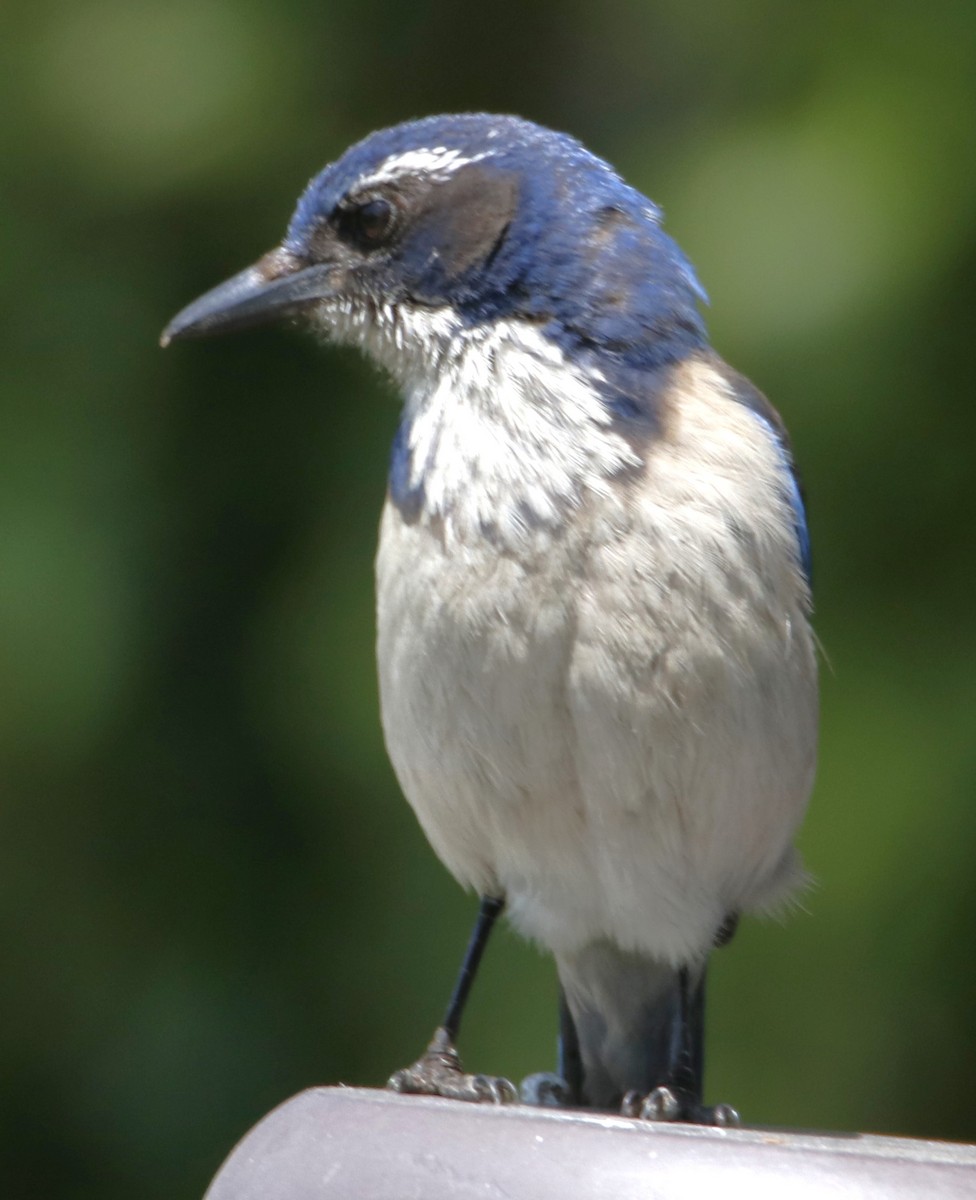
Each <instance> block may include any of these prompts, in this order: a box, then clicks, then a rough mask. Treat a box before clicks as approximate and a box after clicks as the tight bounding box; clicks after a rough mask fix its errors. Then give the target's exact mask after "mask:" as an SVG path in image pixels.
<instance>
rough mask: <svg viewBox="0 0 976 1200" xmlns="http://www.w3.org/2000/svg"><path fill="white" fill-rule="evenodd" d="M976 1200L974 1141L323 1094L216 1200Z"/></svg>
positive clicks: (297, 1107) (254, 1140) (292, 1105)
mask: <svg viewBox="0 0 976 1200" xmlns="http://www.w3.org/2000/svg"><path fill="white" fill-rule="evenodd" d="M339 1196H341V1197H344V1198H345V1200H421V1198H423V1200H439V1198H440V1197H451V1198H452V1200H475V1197H477V1198H478V1200H557V1198H558V1200H576V1198H579V1200H591V1198H597V1197H599V1198H600V1200H637V1198H638V1197H639V1198H640V1200H668V1198H670V1197H681V1198H682V1200H689V1198H692V1200H693V1198H694V1197H698V1196H709V1197H711V1196H719V1197H722V1198H723V1200H739V1198H740V1197H741V1198H742V1200H746V1198H748V1200H766V1198H767V1197H768V1198H769V1200H773V1198H775V1200H813V1198H814V1197H817V1198H820V1197H828V1196H829V1197H844V1198H848V1197H850V1198H853V1197H862V1196H863V1197H885V1198H893V1200H902V1198H905V1200H907V1198H909V1197H916V1196H917V1197H922V1196H924V1197H926V1200H933V1198H938V1200H943V1198H945V1200H950V1198H952V1200H954V1198H956V1197H959V1198H960V1200H962V1198H963V1197H966V1198H967V1200H973V1198H974V1197H976V1146H968V1145H958V1144H954V1143H950V1142H921V1141H912V1140H910V1139H907V1138H882V1137H870V1136H867V1135H864V1134H850V1135H845V1134H804V1133H789V1132H785V1131H774V1130H754V1129H702V1128H692V1127H680V1126H679V1127H676V1126H668V1125H648V1124H646V1123H643V1122H640V1121H632V1120H627V1119H625V1118H623V1117H602V1116H588V1115H584V1114H580V1113H562V1112H554V1111H551V1110H540V1109H534V1108H523V1107H513V1108H493V1107H484V1106H478V1105H472V1104H462V1103H458V1102H457V1101H450V1100H437V1099H430V1098H427V1097H422V1096H398V1095H394V1094H392V1093H390V1092H381V1091H367V1090H361V1089H355V1088H313V1089H311V1090H309V1091H307V1092H302V1093H300V1094H299V1095H298V1096H294V1097H293V1098H292V1099H291V1100H288V1101H286V1102H285V1103H284V1104H282V1105H281V1106H280V1107H278V1108H276V1109H274V1110H273V1111H272V1112H270V1113H269V1114H268V1115H267V1116H266V1117H265V1118H264V1119H263V1120H262V1121H260V1122H259V1123H258V1124H257V1125H256V1126H255V1127H254V1128H253V1129H252V1130H251V1131H250V1133H248V1134H247V1135H246V1136H245V1137H244V1138H243V1139H242V1141H241V1142H240V1143H239V1144H238V1145H237V1147H236V1148H235V1149H234V1151H233V1152H232V1153H231V1155H230V1157H229V1158H228V1159H227V1161H226V1162H225V1163H224V1165H223V1167H222V1168H221V1169H220V1171H219V1172H218V1174H217V1176H216V1178H215V1179H214V1181H213V1183H212V1184H211V1185H210V1189H209V1190H208V1192H207V1195H206V1200H326V1198H327V1197H339Z"/></svg>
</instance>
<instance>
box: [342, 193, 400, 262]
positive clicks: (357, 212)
mask: <svg viewBox="0 0 976 1200" xmlns="http://www.w3.org/2000/svg"><path fill="white" fill-rule="evenodd" d="M394 220H395V213H394V211H393V205H392V204H390V203H389V201H387V200H379V199H375V200H367V201H365V202H364V203H363V204H356V205H354V206H352V207H350V208H346V209H343V210H342V212H340V214H339V235H340V236H341V237H342V238H344V239H345V240H346V241H349V242H352V243H354V244H355V245H357V246H359V247H360V248H361V249H363V250H371V249H374V248H375V247H377V246H381V245H382V244H383V243H384V242H385V241H386V240H387V238H389V236H390V234H391V233H392V232H393V225H394Z"/></svg>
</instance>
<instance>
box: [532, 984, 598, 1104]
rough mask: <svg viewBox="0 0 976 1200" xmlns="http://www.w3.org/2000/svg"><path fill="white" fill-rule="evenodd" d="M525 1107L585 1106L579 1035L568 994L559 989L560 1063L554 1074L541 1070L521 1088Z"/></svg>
mask: <svg viewBox="0 0 976 1200" xmlns="http://www.w3.org/2000/svg"><path fill="white" fill-rule="evenodd" d="M519 1096H520V1097H521V1100H522V1103H523V1104H531V1105H533V1106H534V1107H536V1108H573V1107H576V1106H578V1105H580V1104H581V1103H582V1097H583V1059H582V1057H581V1055H580V1044H579V1034H578V1033H577V1031H576V1024H575V1022H574V1021H573V1014H572V1013H571V1012H570V1011H569V1004H568V1003H567V1001H566V993H565V992H564V991H563V989H562V988H560V989H559V1063H558V1065H557V1068H556V1070H555V1072H553V1071H540V1072H538V1073H537V1074H535V1075H529V1076H527V1078H525V1079H523V1080H522V1082H521V1084H520V1085H519Z"/></svg>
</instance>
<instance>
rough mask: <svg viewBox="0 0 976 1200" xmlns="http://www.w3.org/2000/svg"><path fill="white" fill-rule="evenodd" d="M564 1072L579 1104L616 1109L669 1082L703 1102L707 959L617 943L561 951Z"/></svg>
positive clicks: (560, 978)
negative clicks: (666, 955)
mask: <svg viewBox="0 0 976 1200" xmlns="http://www.w3.org/2000/svg"><path fill="white" fill-rule="evenodd" d="M556 963H557V966H558V968H559V981H560V984H561V987H562V1022H561V1025H562V1028H561V1036H560V1073H561V1074H562V1075H563V1077H564V1079H565V1080H566V1082H567V1084H568V1085H569V1089H570V1091H571V1093H573V1095H574V1098H575V1100H576V1102H577V1103H582V1104H584V1105H586V1106H588V1107H591V1108H599V1109H606V1110H613V1111H615V1110H617V1109H619V1106H620V1101H621V1099H622V1097H623V1096H624V1095H625V1094H626V1093H627V1092H629V1091H637V1092H638V1093H640V1094H641V1095H647V1094H648V1093H649V1092H650V1091H652V1090H653V1089H654V1088H655V1087H658V1086H660V1085H665V1086H668V1087H671V1088H672V1089H674V1090H676V1091H678V1092H680V1093H681V1094H682V1095H683V1096H684V1097H686V1098H688V1099H689V1100H691V1101H693V1102H699V1103H700V1100H701V1089H702V1070H703V1061H702V1058H703V1055H702V1050H703V1020H704V983H705V964H704V963H700V964H697V965H694V966H691V967H680V968H679V967H675V966H673V965H671V964H670V963H665V962H660V961H656V960H655V959H652V958H646V957H641V956H639V955H637V954H633V953H627V952H625V951H623V950H621V949H619V948H618V947H617V946H614V945H613V944H612V943H610V942H599V943H593V944H591V945H589V946H586V947H584V949H583V950H582V951H580V952H578V953H575V954H572V955H561V956H557V959H556Z"/></svg>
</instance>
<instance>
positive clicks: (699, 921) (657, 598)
mask: <svg viewBox="0 0 976 1200" xmlns="http://www.w3.org/2000/svg"><path fill="white" fill-rule="evenodd" d="M444 399H445V400H446V399H448V398H447V397H445V398H444ZM550 399H551V403H552V404H554V405H556V404H558V398H557V397H552V398H550ZM542 400H543V401H544V398H542ZM455 401H456V402H461V403H463V398H462V397H461V396H459V395H457V396H456V397H455ZM515 402H516V401H515V400H514V399H512V397H510V398H509V401H507V402H506V403H507V404H508V406H509V410H511V406H512V405H513V404H515ZM522 402H523V403H524V402H525V401H524V397H523V401H522ZM541 402H542V401H541V400H540V398H539V397H538V396H536V397H534V398H533V403H534V404H536V405H539V404H540V403H541ZM584 407H585V406H584ZM562 411H563V414H564V412H565V410H562ZM668 411H669V414H670V416H669V419H668V421H667V429H666V435H665V436H664V437H662V438H660V439H659V440H657V441H656V442H654V443H653V444H652V445H651V446H650V447H649V448H648V452H647V455H646V467H645V468H643V473H642V474H640V475H635V473H634V472H633V469H632V468H631V470H630V471H629V473H628V474H627V477H626V478H623V477H621V476H620V470H621V468H622V467H623V466H624V465H625V463H626V465H628V466H629V465H630V462H629V461H628V460H627V458H626V455H627V453H629V452H626V448H625V447H624V448H620V447H614V446H612V445H610V446H609V448H608V446H607V445H604V447H603V454H604V457H603V459H601V458H600V457H599V455H596V456H593V455H590V456H584V458H583V459H582V460H580V458H579V454H578V448H579V446H580V445H581V444H586V439H584V440H583V442H582V443H581V440H580V438H579V436H578V434H579V429H575V430H574V429H572V428H571V427H570V426H566V427H565V430H564V435H565V436H564V438H563V436H562V435H561V434H560V433H559V425H558V422H557V424H556V425H555V426H552V427H551V429H550V432H549V435H548V439H544V442H545V447H546V451H547V453H549V454H550V455H551V456H555V458H556V459H557V460H558V461H559V462H560V463H562V464H569V463H571V462H574V461H575V466H574V468H573V470H574V471H575V475H574V484H573V487H568V486H567V488H566V495H565V499H564V500H563V499H559V496H560V495H561V494H562V493H559V492H557V493H553V492H552V491H550V492H549V495H550V498H551V497H552V496H553V495H554V494H555V495H556V496H557V502H555V510H554V511H555V514H556V516H555V517H554V519H553V520H552V521H541V522H539V523H538V524H537V525H536V526H535V527H534V528H533V529H532V531H531V536H525V537H521V538H516V537H512V538H508V539H504V538H503V539H502V540H501V541H499V540H497V539H496V540H493V539H491V538H488V537H485V536H484V535H483V534H482V532H480V531H479V528H478V522H477V521H476V520H474V519H473V517H472V516H471V514H476V513H480V512H482V510H483V508H484V506H485V505H487V504H488V495H487V491H486V489H490V490H491V493H492V495H493V496H496V497H497V495H498V490H497V489H498V481H497V479H491V480H487V481H486V480H485V479H484V478H483V472H482V473H479V470H478V467H477V464H478V462H479V461H480V459H479V453H478V452H479V447H485V446H492V445H497V441H498V439H502V441H504V439H505V438H513V437H514V438H517V436H518V432H519V431H518V424H517V422H514V423H513V421H512V419H511V411H508V412H507V414H506V413H502V414H501V415H499V413H498V412H497V411H493V410H492V409H491V406H490V405H486V404H485V403H484V397H482V399H481V400H479V401H478V402H477V404H475V405H473V406H471V407H470V408H469V409H468V410H467V411H466V412H465V413H464V414H463V416H464V420H463V421H462V422H461V423H460V424H459V423H458V422H457V421H453V420H450V419H448V420H447V427H448V428H451V429H453V430H454V440H453V441H452V440H451V438H444V437H436V436H431V438H430V441H429V445H428V446H427V453H426V457H425V459H424V461H425V466H426V474H425V476H424V486H425V491H426V492H427V494H428V497H430V496H438V497H440V503H439V504H438V505H437V506H435V507H428V508H426V509H424V510H422V511H421V513H420V514H419V516H417V518H416V519H415V520H412V521H406V520H404V518H403V516H402V515H401V513H400V512H399V511H398V509H397V508H396V507H395V506H394V505H393V504H388V505H387V508H386V510H385V512H384V516H383V521H382V527H381V536H380V548H379V555H378V559H377V579H378V617H379V640H378V656H379V672H380V688H381V698H382V707H383V723H384V729H385V733H386V739H387V745H388V747H389V751H390V755H391V758H392V761H393V764H394V767H395V769H396V772H397V775H398V777H399V779H400V782H401V785H402V787H403V789H404V792H405V794H406V796H407V798H408V799H409V801H410V803H411V804H412V806H413V807H414V809H415V811H416V813H417V815H418V817H419V819H420V821H421V823H422V825H423V827H424V829H425V831H426V833H427V835H428V837H429V838H430V841H431V843H432V845H433V846H434V849H435V850H436V851H437V853H438V854H439V855H440V857H441V858H442V859H443V861H444V862H445V864H446V865H447V866H448V868H449V869H450V870H451V871H452V872H453V873H454V874H455V876H456V877H457V878H458V879H459V880H460V881H461V882H462V883H464V884H466V885H469V886H471V887H473V888H475V889H477V890H478V891H479V892H483V893H495V894H501V893H503V894H505V895H506V897H507V899H508V902H509V908H510V912H511V913H512V916H513V919H514V920H515V922H516V923H517V924H518V925H519V926H520V927H521V928H522V929H523V931H524V932H526V933H527V934H528V935H530V936H533V937H536V938H538V939H539V940H540V941H542V942H543V943H544V944H546V945H547V946H550V947H551V948H554V949H557V950H563V951H570V950H573V949H576V948H578V947H580V946H582V945H583V944H585V943H586V942H588V941H591V940H594V939H598V938H605V937H609V938H611V939H613V940H614V941H616V942H618V943H619V944H620V945H622V946H623V947H625V948H629V949H641V950H644V951H646V952H648V953H651V954H653V955H654V956H656V957H659V958H669V959H672V960H673V961H681V960H687V959H688V958H689V957H692V956H695V955H698V954H700V953H702V952H703V951H704V950H705V949H706V948H707V946H708V945H709V943H710V941H711V939H712V936H713V934H714V932H715V930H716V929H717V927H718V925H719V924H720V923H721V921H722V920H723V918H724V917H725V916H726V914H727V913H728V912H730V911H732V910H737V909H740V908H748V907H755V906H761V905H764V904H767V903H769V902H771V901H773V900H775V899H776V898H777V897H778V896H779V895H781V894H782V893H783V892H784V891H785V890H786V889H788V887H789V885H790V883H791V881H792V879H793V876H794V874H795V871H794V867H793V856H792V851H791V848H790V847H791V841H792V837H793V835H794V833H795V830H796V827H797V825H798V824H799V821H800V818H801V816H802V812H803V809H804V806H805V803H806V799H807V795H808V793H809V789H810V786H811V782H812V775H813V767H814V756H815V742H816V682H815V677H816V667H815V660H814V651H813V644H812V637H811V634H810V630H809V626H808V621H807V608H808V593H807V587H806V584H805V582H804V581H803V579H802V577H801V575H800V572H799V570H798V567H797V562H796V547H795V537H796V535H795V531H794V528H793V517H792V514H791V512H790V509H789V505H788V502H787V499H786V493H785V489H784V487H783V471H784V464H783V461H782V456H781V452H780V451H779V448H778V447H777V445H776V443H775V442H774V439H773V435H772V433H771V432H770V430H769V429H768V428H767V427H766V426H765V425H764V424H763V423H762V422H760V421H759V420H757V419H756V417H755V416H754V415H753V414H752V413H751V412H749V411H748V410H747V409H746V408H744V407H743V406H742V405H740V404H738V403H737V402H736V401H735V400H734V399H733V398H732V397H731V396H730V395H729V393H728V392H727V390H726V388H725V385H724V383H723V381H722V378H721V376H720V375H719V374H717V373H716V371H715V370H714V369H713V368H712V367H711V366H710V365H709V364H708V363H706V362H704V361H700V362H690V363H688V364H686V365H685V366H684V367H683V368H681V369H680V370H679V371H678V373H677V375H676V379H675V388H674V390H673V395H672V397H671V400H670V404H669V410H668ZM447 416H448V418H450V417H451V414H447ZM536 418H537V419H540V420H541V419H544V414H543V417H541V418H540V417H539V416H538V414H536ZM580 419H581V420H584V421H585V420H588V419H589V418H588V417H587V416H586V414H585V413H584V412H582V411H581V413H580ZM563 423H564V425H565V420H564V422H563ZM431 428H433V424H432V425H431ZM462 429H463V430H464V431H465V432H464V435H463V437H461V435H460V433H458V431H459V430H462ZM553 429H555V432H553ZM589 430H590V432H591V433H593V432H594V431H596V432H598V433H601V434H602V433H604V432H605V431H604V430H601V429H600V428H599V427H598V426H596V425H591V426H590V427H589ZM594 440H595V441H598V440H599V439H598V438H596V435H595V433H594ZM571 447H575V448H576V450H575V451H574V453H576V455H577V457H576V459H575V460H573V459H572V458H571V457H570V453H571ZM499 453H501V451H499ZM502 457H503V458H504V455H502ZM529 457H530V458H531V457H532V456H531V455H530V456H529ZM523 458H524V451H523ZM614 458H616V466H614V465H613V460H614ZM525 470H526V471H527V472H528V474H529V475H531V471H529V470H528V468H526V469H525ZM567 472H568V473H569V474H572V473H573V472H570V471H569V468H568V467H567ZM465 476H466V477H465ZM542 478H543V482H544V473H543V477H542ZM557 518H558V519H557Z"/></svg>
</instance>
